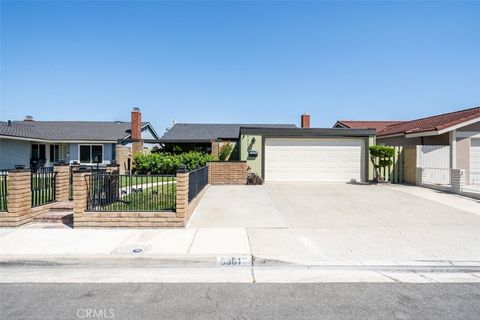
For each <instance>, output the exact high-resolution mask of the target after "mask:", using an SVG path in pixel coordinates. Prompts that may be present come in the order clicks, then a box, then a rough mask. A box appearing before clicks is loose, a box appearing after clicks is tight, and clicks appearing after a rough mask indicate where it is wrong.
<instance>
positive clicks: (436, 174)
mask: <svg viewBox="0 0 480 320" xmlns="http://www.w3.org/2000/svg"><path fill="white" fill-rule="evenodd" d="M423 172H424V173H423V183H425V184H436V185H450V177H451V169H449V168H423Z"/></svg>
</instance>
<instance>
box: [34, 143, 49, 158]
mask: <svg viewBox="0 0 480 320" xmlns="http://www.w3.org/2000/svg"><path fill="white" fill-rule="evenodd" d="M45 159H46V153H45V145H44V144H38V143H34V144H32V160H45Z"/></svg>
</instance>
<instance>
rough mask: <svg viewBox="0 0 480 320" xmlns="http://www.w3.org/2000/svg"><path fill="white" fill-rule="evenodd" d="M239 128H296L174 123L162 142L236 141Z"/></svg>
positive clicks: (278, 125) (271, 125)
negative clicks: (219, 139)
mask: <svg viewBox="0 0 480 320" xmlns="http://www.w3.org/2000/svg"><path fill="white" fill-rule="evenodd" d="M241 127H261V128H296V126H295V125H294V124H238V123H176V124H175V125H174V126H173V127H172V128H171V129H170V130H168V131H167V132H166V133H165V134H164V135H163V137H162V138H161V139H160V140H161V141H162V142H208V141H212V140H215V139H218V138H221V139H238V137H239V135H240V128H241Z"/></svg>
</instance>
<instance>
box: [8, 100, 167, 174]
mask: <svg viewBox="0 0 480 320" xmlns="http://www.w3.org/2000/svg"><path fill="white" fill-rule="evenodd" d="M157 139H158V135H157V133H156V132H155V130H154V128H153V126H152V125H151V124H150V123H149V122H142V121H141V112H140V109H138V108H134V109H133V111H132V112H131V122H121V121H110V122H107V121H37V120H34V119H33V117H31V116H27V117H25V119H24V120H23V121H10V120H9V121H6V122H3V121H2V122H0V168H2V169H10V168H14V167H15V166H25V167H26V168H29V167H33V168H35V167H43V166H52V165H53V163H55V162H66V163H80V164H84V165H92V164H97V163H99V164H110V163H111V162H112V161H113V162H114V161H115V160H116V161H117V162H121V161H120V160H122V159H120V158H121V156H120V153H122V157H124V158H125V157H128V155H125V152H124V151H125V150H129V151H128V153H130V154H131V153H136V152H142V151H143V149H144V148H145V147H146V148H148V147H151V146H152V145H153V144H148V143H145V145H144V144H143V142H144V141H145V142H146V141H148V140H157ZM122 161H126V160H125V159H123V160H122ZM127 165H128V164H123V166H125V167H126V166H127Z"/></svg>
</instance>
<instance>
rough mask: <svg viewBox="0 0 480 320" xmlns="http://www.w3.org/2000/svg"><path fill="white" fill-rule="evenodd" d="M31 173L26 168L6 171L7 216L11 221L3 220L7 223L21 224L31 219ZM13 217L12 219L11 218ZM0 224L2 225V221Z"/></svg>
mask: <svg viewBox="0 0 480 320" xmlns="http://www.w3.org/2000/svg"><path fill="white" fill-rule="evenodd" d="M31 179H32V175H31V172H30V170H28V169H20V170H11V171H9V172H8V178H7V183H8V204H7V210H8V218H7V219H5V220H9V221H11V222H13V223H11V222H10V223H8V222H6V221H5V226H7V225H11V226H13V225H21V224H24V223H28V222H30V221H31V220H32V217H31V216H30V213H31V209H32V186H31ZM11 218H13V219H11ZM2 225H4V223H3V221H2Z"/></svg>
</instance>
